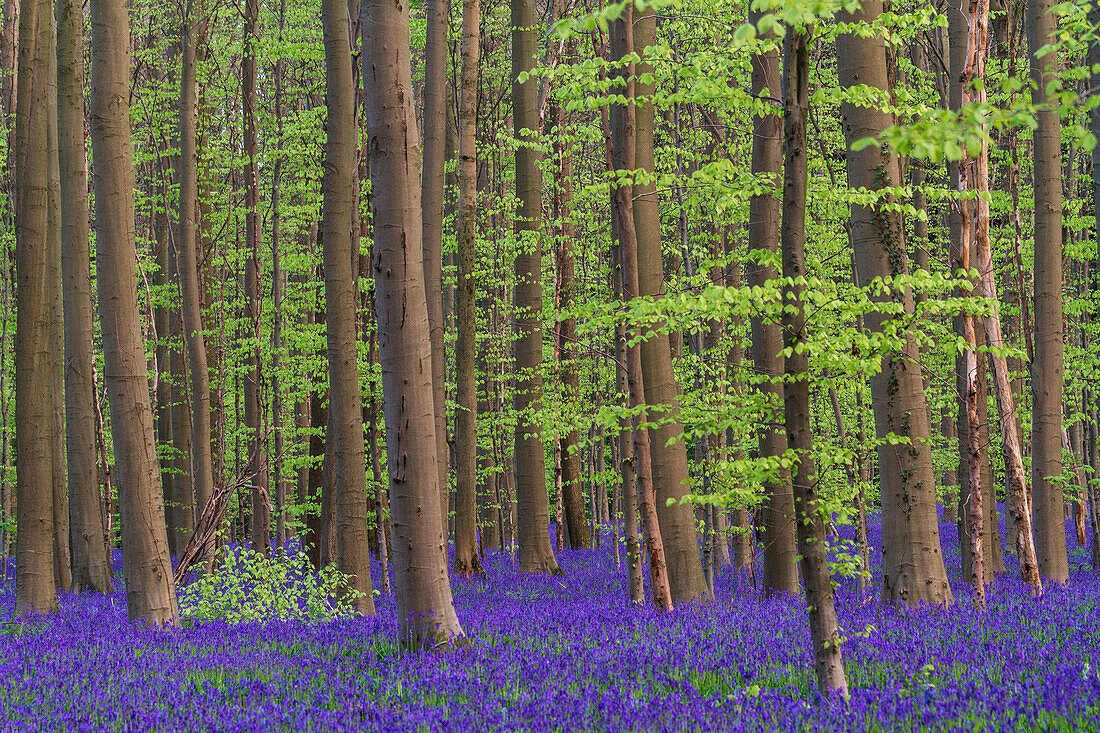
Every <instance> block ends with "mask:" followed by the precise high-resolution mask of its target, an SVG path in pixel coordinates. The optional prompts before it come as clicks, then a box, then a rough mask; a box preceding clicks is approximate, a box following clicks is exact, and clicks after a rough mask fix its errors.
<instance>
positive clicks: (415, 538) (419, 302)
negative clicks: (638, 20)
mask: <svg viewBox="0 0 1100 733" xmlns="http://www.w3.org/2000/svg"><path fill="white" fill-rule="evenodd" d="M327 4H332V5H336V6H338V5H340V4H341V3H340V0H327ZM361 28H362V32H363V50H362V55H363V82H364V90H365V92H366V121H367V131H368V134H369V135H370V140H371V153H370V156H371V174H372V180H373V181H374V187H373V209H374V222H375V232H374V284H375V285H374V286H375V310H376V312H377V316H378V334H379V354H380V357H381V363H382V391H383V405H384V413H385V419H386V450H387V453H388V461H387V463H388V471H389V479H390V499H391V507H390V517H391V523H392V525H393V551H394V552H393V567H394V584H395V596H396V601H397V603H396V606H397V616H398V619H399V625H400V637H401V642H402V644H404V645H406V646H407V647H409V648H411V649H420V648H423V647H438V646H445V645H449V644H453V643H455V642H456V641H457V640H459V639H461V638H462V637H463V636H464V634H463V631H462V626H461V625H460V624H459V622H458V617H457V616H456V615H455V610H454V601H453V600H452V597H451V586H450V582H449V580H448V577H447V547H446V542H445V537H444V535H443V531H442V530H443V520H442V518H441V517H440V516H439V512H440V510H441V508H442V507H441V506H440V505H439V502H437V501H436V500H435V498H436V497H439V496H441V495H442V494H441V493H440V492H441V488H440V486H439V476H440V473H439V466H438V464H439V462H440V461H445V460H446V456H443V455H439V443H438V442H437V441H436V421H435V410H434V398H433V393H432V373H431V368H430V365H431V344H430V342H429V331H430V329H429V324H428V304H427V298H426V296H425V290H424V262H423V254H424V251H423V243H422V241H421V238H422V237H423V221H422V210H421V207H420V203H421V202H420V188H419V187H418V186H417V183H418V181H416V180H414V176H415V172H416V171H417V170H418V167H419V164H420V161H419V160H418V157H419V156H418V154H417V143H418V140H417V129H416V116H415V114H414V112H413V107H412V78H411V77H412V70H411V68H410V59H409V55H410V54H409V35H408V28H409V10H408V5H406V4H404V3H402V2H400V1H399V0H365V1H364V2H363V4H362V6H361Z"/></svg>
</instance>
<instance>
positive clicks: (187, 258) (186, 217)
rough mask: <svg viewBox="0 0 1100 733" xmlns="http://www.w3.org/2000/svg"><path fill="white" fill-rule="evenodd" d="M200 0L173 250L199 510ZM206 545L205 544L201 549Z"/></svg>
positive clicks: (189, 56)
mask: <svg viewBox="0 0 1100 733" xmlns="http://www.w3.org/2000/svg"><path fill="white" fill-rule="evenodd" d="M204 13H205V9H204V7H203V3H202V0H187V4H186V9H185V11H184V18H183V34H182V49H183V51H182V53H181V67H180V120H179V146H180V155H179V161H178V171H177V175H176V179H177V180H178V181H179V215H178V222H179V245H178V247H177V250H176V257H177V266H176V269H177V272H178V275H179V282H180V289H181V293H182V300H181V305H180V313H181V326H182V329H183V335H184V341H185V343H186V345H187V362H188V367H189V368H190V377H191V394H190V395H189V397H190V402H191V420H190V423H191V465H190V469H191V470H190V479H191V486H192V491H193V493H194V504H195V513H196V514H201V513H202V511H203V509H205V507H206V504H207V502H209V501H210V497H211V496H212V495H213V491H214V462H213V458H212V456H211V450H210V448H211V443H210V371H209V369H208V367H207V353H206V338H205V336H204V335H203V328H204V327H203V318H202V292H201V290H200V288H199V263H198V251H197V250H198V243H197V241H196V237H197V231H196V230H197V227H196V216H197V211H198V130H197V128H198V103H199V102H198V80H197V68H196V67H197V62H196V48H197V47H198V45H199V41H200V39H201V38H202V36H203V35H204V33H205V24H206V20H205V16H204ZM210 549H211V548H209V547H208V548H207V549H206V550H205V552H206V553H208V552H209V551H210Z"/></svg>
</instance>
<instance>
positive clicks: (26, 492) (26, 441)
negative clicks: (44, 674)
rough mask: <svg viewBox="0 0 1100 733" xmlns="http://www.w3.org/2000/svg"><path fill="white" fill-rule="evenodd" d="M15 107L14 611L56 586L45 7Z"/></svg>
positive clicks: (37, 5) (27, 47) (24, 16)
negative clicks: (48, 273)
mask: <svg viewBox="0 0 1100 733" xmlns="http://www.w3.org/2000/svg"><path fill="white" fill-rule="evenodd" d="M21 10H22V12H21V13H20V17H19V33H20V36H21V38H22V41H21V43H20V44H19V81H18V91H17V102H16V109H15V145H14V158H15V194H16V201H15V231H16V239H15V241H16V247H15V273H16V279H17V284H18V287H17V289H16V324H15V434H16V452H15V476H16V479H15V480H16V488H15V490H16V496H17V497H18V504H17V515H16V521H17V522H18V526H19V531H18V533H17V534H16V546H15V557H16V574H15V610H16V612H17V613H26V612H39V613H48V612H51V611H54V610H56V609H57V593H56V591H55V585H54V561H55V558H54V510H53V500H54V494H53V412H52V410H53V397H52V395H53V385H52V370H51V369H50V364H51V359H52V344H51V342H50V311H49V309H50V298H51V294H50V280H49V278H48V276H47V269H48V260H47V256H48V242H47V237H48V231H47V230H48V226H49V224H48V222H49V220H50V216H51V212H50V210H49V190H48V187H49V180H48V170H47V168H48V163H47V155H48V152H49V145H48V135H47V116H48V113H49V104H48V97H49V94H50V83H49V81H50V80H49V69H50V54H51V51H52V50H53V44H52V39H51V36H52V32H53V22H52V17H53V15H52V13H51V12H50V4H49V3H46V2H40V1H38V0H29V1H28V2H26V3H24V5H23V7H22V8H21Z"/></svg>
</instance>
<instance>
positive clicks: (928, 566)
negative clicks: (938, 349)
mask: <svg viewBox="0 0 1100 733" xmlns="http://www.w3.org/2000/svg"><path fill="white" fill-rule="evenodd" d="M881 13H882V2H881V0H869V1H868V2H865V3H864V4H863V5H862V7H861V9H860V10H859V11H858V12H856V13H853V14H848V13H841V14H839V15H838V19H840V21H841V22H855V23H861V22H863V23H874V22H876V21H877V19H878V17H879V15H880V14H881ZM837 59H838V64H837V65H838V68H837V74H838V77H839V80H840V85H841V87H843V88H849V87H853V86H856V85H859V84H866V85H869V86H871V87H874V88H877V89H889V88H890V85H889V81H888V77H889V74H888V67H887V57H886V48H885V45H884V41H883V39H882V38H881V37H880V36H875V37H872V38H864V37H862V36H860V35H859V34H854V33H849V34H844V35H841V36H839V37H838V38H837ZM841 112H842V115H843V117H844V136H845V140H846V142H847V144H848V146H849V147H850V146H851V145H852V143H854V142H855V141H856V140H860V139H863V138H865V137H871V136H874V135H877V134H879V133H880V132H882V131H883V130H885V129H886V128H887V127H888V126H889V125H891V124H892V123H893V121H894V120H893V115H892V114H890V113H886V112H882V111H881V110H879V109H877V108H873V107H869V106H867V107H861V106H857V105H855V104H852V103H850V102H846V103H844V104H842V105H841ZM847 164H848V185H849V186H851V187H853V188H861V187H862V188H866V189H867V190H870V191H877V190H880V189H882V188H885V187H893V186H898V185H900V180H901V174H900V170H899V165H898V159H897V157H896V156H895V155H894V154H892V153H891V152H890V151H889V150H887V149H885V148H879V147H876V146H873V145H872V146H868V147H866V148H864V149H863V150H861V151H858V152H857V151H852V150H849V151H848V154H847ZM888 202H889V200H888V201H887V202H884V203H888ZM851 243H852V249H853V251H854V252H855V264H856V275H857V283H858V284H859V285H860V286H861V287H866V286H868V285H869V284H870V283H871V282H872V281H873V280H874V279H875V278H877V277H891V276H898V275H905V274H908V272H909V262H908V255H907V253H906V249H905V229H904V222H903V221H902V217H901V216H900V215H899V214H898V213H897V212H894V211H890V210H888V209H887V208H885V206H867V205H853V206H852V215H851ZM886 297H891V298H893V297H901V298H902V303H903V305H904V308H905V311H906V312H907V313H912V312H913V295H912V292H911V291H908V290H906V291H904V292H903V293H900V294H891V295H890V296H886ZM887 318H888V316H886V315H884V314H881V313H872V314H870V315H869V316H868V318H867V326H868V328H869V330H870V331H872V332H875V331H881V330H882V328H883V326H884V325H885V321H886V319H887ZM871 403H872V407H873V409H874V414H875V428H876V432H877V434H878V438H879V440H885V438H886V436H887V435H890V434H893V435H896V436H898V437H900V438H903V439H904V440H906V441H907V442H905V443H902V444H899V445H892V444H890V443H884V444H883V445H881V446H880V447H879V450H878V456H879V480H880V486H881V493H882V525H883V530H882V531H883V593H882V595H883V598H884V599H886V600H891V601H901V602H903V603H906V604H909V605H915V604H919V603H923V602H932V603H940V604H949V603H951V602H952V600H953V599H952V596H951V588H950V586H949V585H948V583H947V572H946V570H945V569H944V564H943V555H942V551H941V549H940V537H939V524H938V518H937V514H936V483H935V477H934V476H933V475H932V454H931V448H930V446H929V438H930V434H931V426H930V424H929V422H930V418H929V415H928V407H927V402H926V401H925V396H924V379H923V375H922V373H921V368H920V363H919V361H918V354H917V348H916V344H915V342H914V341H913V340H912V339H911V338H907V339H906V343H905V346H904V348H903V349H902V352H901V353H900V354H890V355H887V356H885V357H883V360H882V369H881V371H879V373H877V374H876V375H875V376H874V377H872V378H871Z"/></svg>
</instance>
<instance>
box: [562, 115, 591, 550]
mask: <svg viewBox="0 0 1100 733" xmlns="http://www.w3.org/2000/svg"><path fill="white" fill-rule="evenodd" d="M561 114H564V111H561V112H559V115H561ZM558 124H559V125H564V124H565V120H563V119H561V117H560V116H559V119H558ZM556 152H557V155H558V158H559V164H558V167H557V169H556V170H555V173H554V177H555V179H556V185H555V186H554V192H555V193H554V203H555V207H554V208H555V209H556V212H555V215H556V218H557V220H558V221H559V222H561V223H560V225H559V227H558V232H557V235H558V236H557V250H558V252H557V255H558V257H557V260H558V295H559V296H560V297H559V299H558V309H559V311H560V312H561V313H562V314H563V315H564V316H565V317H564V318H562V319H561V320H560V321H559V322H558V344H559V346H560V361H559V364H560V369H561V388H562V395H561V399H562V400H563V401H564V402H565V403H567V404H577V402H578V401H579V400H580V389H581V377H580V366H579V364H578V361H577V359H578V355H577V348H576V346H577V319H576V318H574V317H573V316H572V315H570V314H569V311H570V310H571V309H572V308H573V307H574V305H575V303H576V299H577V281H576V275H575V266H574V262H573V239H574V236H575V233H574V228H573V218H572V217H573V212H572V205H573V156H572V154H571V153H570V152H569V150H568V149H567V147H566V145H563V144H561V143H558V144H556ZM579 441H580V434H579V432H578V431H577V429H576V427H575V426H574V427H573V428H572V429H567V430H566V432H565V433H563V434H562V435H561V436H560V437H559V439H558V447H559V449H560V451H561V491H562V508H563V509H564V514H565V526H566V529H567V530H568V534H569V547H570V548H572V549H574V550H582V549H591V547H592V532H591V531H590V529H589V526H588V520H587V519H586V517H585V514H584V488H583V486H582V484H581V453H580V451H578V450H577V445H578V443H579Z"/></svg>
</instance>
